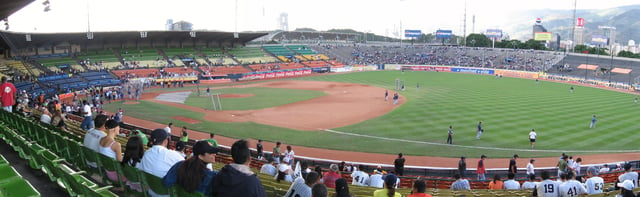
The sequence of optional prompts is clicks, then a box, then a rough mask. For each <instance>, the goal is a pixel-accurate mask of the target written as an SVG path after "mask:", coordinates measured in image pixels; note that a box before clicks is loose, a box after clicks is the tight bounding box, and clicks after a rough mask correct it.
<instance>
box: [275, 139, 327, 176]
mask: <svg viewBox="0 0 640 197" xmlns="http://www.w3.org/2000/svg"><path fill="white" fill-rule="evenodd" d="M280 145H281V143H280V142H276V146H275V147H273V153H272V155H271V157H273V161H275V162H276V163H277V164H279V163H280V154H281V153H280ZM318 173H320V174H322V172H318Z"/></svg>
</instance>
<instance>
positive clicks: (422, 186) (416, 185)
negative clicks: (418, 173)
mask: <svg viewBox="0 0 640 197" xmlns="http://www.w3.org/2000/svg"><path fill="white" fill-rule="evenodd" d="M426 190H427V183H425V182H424V180H422V179H416V180H415V181H413V187H411V194H409V195H408V196H407V197H431V194H427V193H425V191H426Z"/></svg>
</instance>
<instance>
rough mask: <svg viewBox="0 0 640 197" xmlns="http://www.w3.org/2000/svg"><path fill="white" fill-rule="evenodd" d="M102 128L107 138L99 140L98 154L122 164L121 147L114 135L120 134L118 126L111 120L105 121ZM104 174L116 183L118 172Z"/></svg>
mask: <svg viewBox="0 0 640 197" xmlns="http://www.w3.org/2000/svg"><path fill="white" fill-rule="evenodd" d="M104 128H105V131H106V132H107V136H104V137H102V138H101V139H100V147H98V152H99V153H100V154H103V155H105V156H107V157H110V158H113V159H115V160H116V161H118V162H122V145H120V142H118V141H116V135H118V134H119V133H120V125H118V122H117V121H115V120H113V119H111V120H107V122H106V123H105V124H104ZM105 172H106V174H107V177H108V178H109V179H110V180H112V181H118V172H115V171H106V170H105Z"/></svg>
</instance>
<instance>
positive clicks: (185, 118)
mask: <svg viewBox="0 0 640 197" xmlns="http://www.w3.org/2000/svg"><path fill="white" fill-rule="evenodd" d="M171 118H173V119H176V120H179V121H182V122H186V123H189V124H196V123H201V122H202V121H199V120H195V119H191V118H187V117H183V116H174V117H171Z"/></svg>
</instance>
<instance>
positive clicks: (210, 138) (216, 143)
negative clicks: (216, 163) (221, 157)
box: [207, 133, 218, 148]
mask: <svg viewBox="0 0 640 197" xmlns="http://www.w3.org/2000/svg"><path fill="white" fill-rule="evenodd" d="M213 137H215V135H214V134H213V133H209V139H207V141H208V142H209V143H210V144H211V146H213V147H216V148H217V147H218V141H216V139H213Z"/></svg>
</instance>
